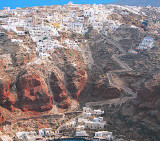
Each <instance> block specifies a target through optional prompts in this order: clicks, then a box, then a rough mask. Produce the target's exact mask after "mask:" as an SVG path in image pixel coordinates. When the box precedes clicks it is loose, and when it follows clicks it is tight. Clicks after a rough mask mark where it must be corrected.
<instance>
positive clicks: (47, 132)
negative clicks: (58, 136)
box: [39, 128, 54, 137]
mask: <svg viewBox="0 0 160 141" xmlns="http://www.w3.org/2000/svg"><path fill="white" fill-rule="evenodd" d="M39 135H40V136H42V137H45V136H47V137H51V136H53V135H54V132H52V128H43V129H39Z"/></svg>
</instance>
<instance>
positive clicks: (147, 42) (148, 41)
mask: <svg viewBox="0 0 160 141" xmlns="http://www.w3.org/2000/svg"><path fill="white" fill-rule="evenodd" d="M153 46H154V40H153V38H151V37H145V38H144V40H143V41H142V43H141V44H140V45H139V46H138V48H137V49H138V50H149V49H151V48H153Z"/></svg>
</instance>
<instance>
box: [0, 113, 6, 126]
mask: <svg viewBox="0 0 160 141" xmlns="http://www.w3.org/2000/svg"><path fill="white" fill-rule="evenodd" d="M3 122H5V118H4V116H3V114H2V112H1V111H0V124H2V123H3Z"/></svg>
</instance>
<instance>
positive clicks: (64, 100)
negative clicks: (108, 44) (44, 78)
mask: <svg viewBox="0 0 160 141" xmlns="http://www.w3.org/2000/svg"><path fill="white" fill-rule="evenodd" d="M49 79H50V89H51V92H52V94H53V98H54V101H55V102H56V103H57V105H58V107H60V108H63V109H67V108H69V107H70V105H71V100H70V98H69V96H68V95H67V93H66V89H65V87H64V85H63V83H62V81H61V80H60V78H59V77H58V75H57V74H56V73H55V72H52V73H51V75H50V78H49Z"/></svg>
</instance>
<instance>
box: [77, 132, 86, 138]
mask: <svg viewBox="0 0 160 141" xmlns="http://www.w3.org/2000/svg"><path fill="white" fill-rule="evenodd" d="M88 136H89V135H88V134H87V133H86V131H80V132H76V137H88Z"/></svg>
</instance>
